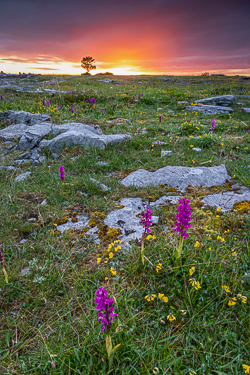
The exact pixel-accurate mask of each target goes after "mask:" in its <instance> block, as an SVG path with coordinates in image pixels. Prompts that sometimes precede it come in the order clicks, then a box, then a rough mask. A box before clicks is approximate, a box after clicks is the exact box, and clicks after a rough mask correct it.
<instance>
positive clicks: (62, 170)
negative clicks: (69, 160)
mask: <svg viewBox="0 0 250 375" xmlns="http://www.w3.org/2000/svg"><path fill="white" fill-rule="evenodd" d="M59 178H60V180H62V182H63V180H64V178H65V177H64V169H63V166H62V165H61V166H60V167H59Z"/></svg>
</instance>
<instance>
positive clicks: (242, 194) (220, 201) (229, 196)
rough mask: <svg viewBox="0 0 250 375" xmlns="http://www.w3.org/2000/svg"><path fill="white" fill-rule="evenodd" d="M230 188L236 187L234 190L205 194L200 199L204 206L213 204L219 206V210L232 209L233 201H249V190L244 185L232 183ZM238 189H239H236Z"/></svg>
mask: <svg viewBox="0 0 250 375" xmlns="http://www.w3.org/2000/svg"><path fill="white" fill-rule="evenodd" d="M232 188H233V189H234V188H237V191H236V190H232V191H227V192H224V193H218V194H212V195H207V196H206V197H205V198H203V199H202V202H203V203H204V205H205V206H215V207H220V208H221V211H224V212H225V211H230V210H232V209H233V205H234V204H235V203H238V202H241V201H249V202H250V190H249V189H247V188H246V187H244V186H239V185H237V184H236V185H233V186H232ZM238 189H239V190H238Z"/></svg>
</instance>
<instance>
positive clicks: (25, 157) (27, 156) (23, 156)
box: [17, 152, 31, 160]
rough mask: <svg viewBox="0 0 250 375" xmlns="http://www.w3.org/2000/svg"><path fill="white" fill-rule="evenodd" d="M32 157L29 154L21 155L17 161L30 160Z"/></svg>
mask: <svg viewBox="0 0 250 375" xmlns="http://www.w3.org/2000/svg"><path fill="white" fill-rule="evenodd" d="M30 158H31V155H30V153H29V152H24V153H23V154H21V155H19V156H18V157H17V160H22V159H30Z"/></svg>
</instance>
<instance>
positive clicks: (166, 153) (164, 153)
mask: <svg viewBox="0 0 250 375" xmlns="http://www.w3.org/2000/svg"><path fill="white" fill-rule="evenodd" d="M171 155H172V151H161V157H163V156H171Z"/></svg>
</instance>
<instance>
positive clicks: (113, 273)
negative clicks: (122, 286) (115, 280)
mask: <svg viewBox="0 0 250 375" xmlns="http://www.w3.org/2000/svg"><path fill="white" fill-rule="evenodd" d="M110 272H111V273H112V275H116V271H115V270H114V268H113V267H111V270H110Z"/></svg>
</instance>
